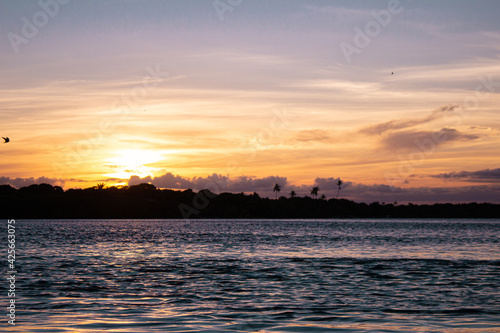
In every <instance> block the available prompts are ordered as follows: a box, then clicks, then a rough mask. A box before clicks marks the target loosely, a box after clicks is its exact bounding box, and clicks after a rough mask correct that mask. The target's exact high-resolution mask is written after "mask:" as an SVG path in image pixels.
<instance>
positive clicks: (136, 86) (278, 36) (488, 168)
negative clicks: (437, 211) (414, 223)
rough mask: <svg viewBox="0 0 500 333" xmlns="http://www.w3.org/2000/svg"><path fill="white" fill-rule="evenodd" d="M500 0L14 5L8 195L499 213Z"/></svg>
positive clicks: (6, 122)
mask: <svg viewBox="0 0 500 333" xmlns="http://www.w3.org/2000/svg"><path fill="white" fill-rule="evenodd" d="M499 14H500V2H498V1H496V0H493V1H488V0H485V1H480V2H476V1H462V0H455V1H451V0H448V1H447V0H444V1H439V2H435V1H424V0H422V1H417V0H413V1H410V0H400V1H397V0H390V1H299V0H276V1H259V0H215V1H214V0H209V1H205V0H199V1H188V0H179V1H156V0H127V1H125V0H124V1H118V0H103V1H94V0H88V1H76V0H72V1H70V0H40V1H25V0H18V1H7V0H1V1H0V73H1V74H0V136H2V137H9V138H10V140H11V142H9V143H7V144H3V143H2V144H0V184H11V185H12V186H14V187H17V188H19V187H22V186H27V185H30V184H33V183H49V184H52V185H58V186H62V187H63V188H65V189H69V188H87V187H91V186H95V185H96V184H97V183H102V182H104V183H106V185H108V186H113V185H134V184H138V183H141V182H149V183H152V184H154V185H155V186H157V187H159V188H173V189H186V188H192V189H194V190H201V189H203V188H209V189H211V190H213V191H214V192H225V191H230V192H246V193H253V192H258V193H259V194H260V195H261V196H269V197H274V194H273V192H272V189H273V187H274V184H275V183H278V184H280V185H281V187H282V191H281V193H280V195H284V196H288V195H289V193H290V192H291V191H292V190H294V191H296V193H297V194H298V195H299V196H303V195H309V194H310V190H311V188H312V187H313V186H318V187H319V188H320V191H319V194H320V195H322V194H324V195H325V196H326V197H328V198H331V197H336V196H337V192H338V186H337V185H336V182H337V180H339V179H341V180H342V181H343V182H344V185H343V186H342V188H341V190H340V192H339V197H341V198H346V199H350V200H354V201H358V202H373V201H379V202H394V201H398V202H402V203H403V202H413V203H431V202H472V201H477V202H495V203H500V117H499V115H500V110H499V107H500V94H499V91H500V61H499V60H500V21H499V20H498V15H499Z"/></svg>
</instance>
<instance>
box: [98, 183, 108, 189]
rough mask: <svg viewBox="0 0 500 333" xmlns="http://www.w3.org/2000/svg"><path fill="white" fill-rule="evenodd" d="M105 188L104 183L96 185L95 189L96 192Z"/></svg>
mask: <svg viewBox="0 0 500 333" xmlns="http://www.w3.org/2000/svg"><path fill="white" fill-rule="evenodd" d="M105 186H106V184H105V183H97V186H96V188H97V189H98V190H103V189H104V187H105Z"/></svg>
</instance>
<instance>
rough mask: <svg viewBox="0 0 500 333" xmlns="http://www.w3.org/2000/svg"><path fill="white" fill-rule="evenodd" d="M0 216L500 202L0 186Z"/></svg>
mask: <svg viewBox="0 0 500 333" xmlns="http://www.w3.org/2000/svg"><path fill="white" fill-rule="evenodd" d="M0 217H1V218H16V219H321V218H324V219H331V218H342V219H370V218H420V219H422V218H440V219H443V218H454V219H456V218H464V219H465V218H500V204H492V203H462V204H450V203H437V204H423V205H414V204H411V203H410V204H406V205H398V204H397V203H378V202H374V203H371V204H366V203H356V202H354V201H350V200H346V199H328V200H327V199H316V198H311V197H294V198H285V197H280V198H279V199H269V198H261V197H260V196H259V195H258V194H256V193H254V194H250V195H247V194H243V193H238V194H236V193H220V194H215V193H212V192H210V191H208V190H202V191H199V192H194V191H192V190H184V191H174V190H159V189H156V188H155V187H154V186H153V185H151V184H139V185H134V186H130V187H124V188H116V187H111V188H101V189H98V188H88V189H77V190H75V189H70V190H66V191H64V190H63V189H62V188H61V187H58V186H52V185H48V184H36V185H31V186H28V187H23V188H20V189H15V188H13V187H11V186H10V185H0Z"/></svg>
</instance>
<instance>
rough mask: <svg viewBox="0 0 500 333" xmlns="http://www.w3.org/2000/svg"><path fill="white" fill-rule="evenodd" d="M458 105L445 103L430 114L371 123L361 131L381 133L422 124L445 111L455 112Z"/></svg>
mask: <svg viewBox="0 0 500 333" xmlns="http://www.w3.org/2000/svg"><path fill="white" fill-rule="evenodd" d="M456 108H458V105H456V104H454V105H444V106H441V107H439V108H438V109H436V110H434V111H433V112H432V113H431V114H430V115H428V116H427V117H424V118H420V119H406V120H404V119H403V120H390V121H387V122H384V123H380V124H376V125H371V126H368V127H365V128H362V129H361V130H360V131H359V133H362V134H368V135H381V134H383V133H384V132H387V131H390V130H400V129H404V128H409V127H413V126H416V125H421V124H425V123H429V122H431V121H433V120H435V119H437V118H439V117H440V116H441V114H442V113H444V112H453V111H454V110H455V109H456Z"/></svg>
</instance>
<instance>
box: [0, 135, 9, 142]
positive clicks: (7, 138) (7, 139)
mask: <svg viewBox="0 0 500 333" xmlns="http://www.w3.org/2000/svg"><path fill="white" fill-rule="evenodd" d="M2 139H4V140H5V142H4V143H7V142H10V139H9V137H6V138H4V137H3V136H2Z"/></svg>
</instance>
